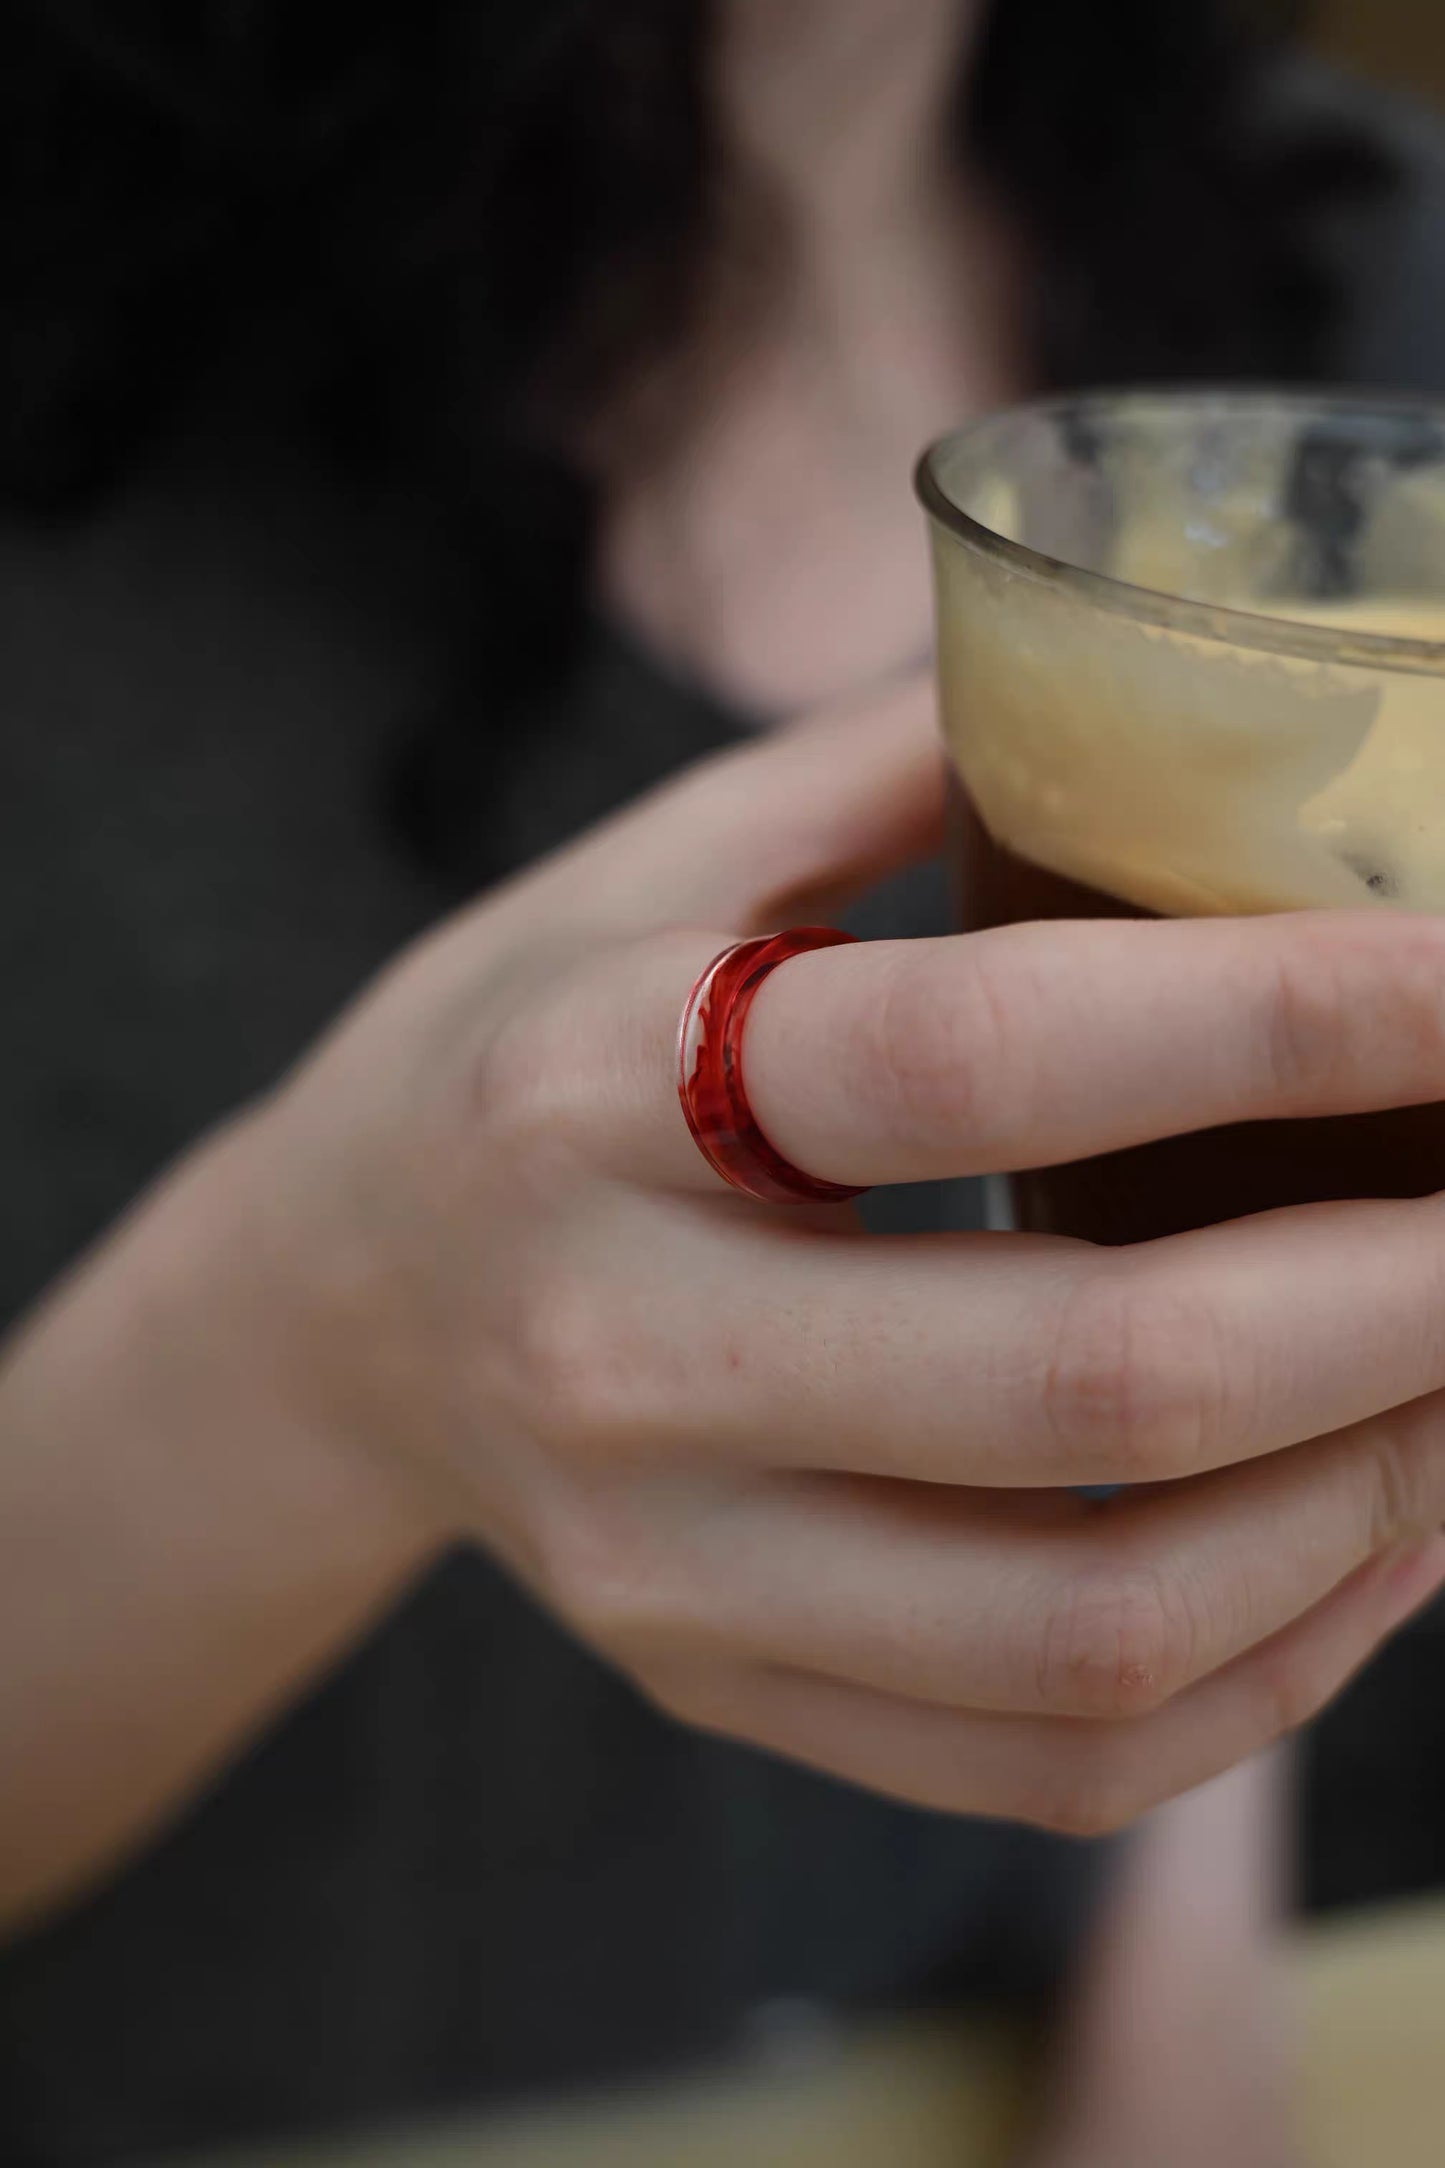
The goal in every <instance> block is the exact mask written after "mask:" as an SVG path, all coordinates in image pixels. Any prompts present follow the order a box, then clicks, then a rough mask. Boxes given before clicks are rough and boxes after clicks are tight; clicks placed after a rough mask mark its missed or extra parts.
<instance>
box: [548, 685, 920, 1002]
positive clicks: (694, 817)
mask: <svg viewBox="0 0 1445 2168" xmlns="http://www.w3.org/2000/svg"><path fill="white" fill-rule="evenodd" d="M936 715H937V711H936V706H935V697H934V690H933V682H932V678H931V676H929V675H928V674H926V673H920V674H919V675H917V676H915V677H910V678H908V679H906V680H904V681H903V682H902V683H901V684H899V685H897V686H895V687H892V688H890V689H889V690H888V691H887V692H886V693H883V694H880V695H877V696H875V697H874V698H872V699H871V700H869V701H867V702H864V703H861V704H854V705H851V706H848V707H841V708H835V709H829V710H826V711H823V712H820V713H818V714H815V715H810V716H805V717H803V718H802V719H800V720H799V721H798V722H795V723H793V724H790V725H789V726H787V727H786V728H784V729H782V730H779V731H776V732H774V733H772V734H771V735H770V736H768V737H767V738H763V739H759V740H757V741H756V742H754V743H752V744H750V745H747V746H745V747H743V748H742V749H740V750H734V751H730V752H728V753H726V754H724V755H722V756H720V757H717V758H714V759H712V760H708V761H704V762H702V763H700V764H699V765H697V766H696V767H693V768H690V769H688V770H687V771H686V772H685V773H684V774H683V775H682V776H680V777H679V778H677V779H676V780H674V781H672V782H670V783H666V784H664V785H663V786H662V787H661V788H660V789H658V790H655V791H652V792H650V793H649V794H648V796H647V797H645V798H643V799H641V800H640V801H639V802H638V803H637V804H636V805H634V806H631V807H629V808H628V809H627V810H626V811H625V812H623V813H621V814H619V815H618V816H617V817H616V818H615V819H613V820H610V821H606V822H604V823H603V824H602V825H601V826H600V827H597V828H595V829H593V830H591V831H589V833H588V834H587V836H585V837H584V838H583V839H582V841H581V842H580V843H577V844H574V845H573V846H571V847H570V848H569V849H567V850H565V851H562V852H560V853H558V854H557V855H556V856H555V857H553V858H551V859H549V860H547V861H546V862H545V863H544V864H543V866H541V867H540V868H539V869H537V871H536V872H535V873H533V874H532V875H530V876H528V877H526V880H525V883H524V884H523V889H522V891H521V893H524V895H525V899H526V901H527V902H528V904H529V906H530V907H531V908H533V909H536V910H539V911H544V912H546V911H551V912H558V913H560V914H561V915H562V916H563V917H564V918H565V919H567V920H568V922H569V923H571V922H574V921H575V918H576V913H577V907H578V904H579V902H580V903H582V904H583V905H584V906H585V909H586V914H587V920H588V923H589V924H590V925H592V926H593V927H594V928H597V929H600V930H602V931H605V933H606V934H607V935H608V936H609V937H616V936H617V935H619V934H627V933H642V932H647V931H650V930H652V929H655V928H658V927H667V926H672V925H677V924H679V923H692V924H705V925H720V926H724V927H729V928H732V929H734V930H735V931H736V932H739V933H742V932H750V931H754V930H763V929H771V928H773V927H776V926H781V925H787V924H790V923H797V922H798V921H799V920H800V919H801V918H803V917H806V916H808V915H810V914H813V915H816V914H818V913H820V912H821V913H823V914H824V915H826V912H827V910H828V908H829V907H831V906H832V905H833V904H834V903H836V902H839V901H841V900H843V899H844V898H846V897H847V896H848V895H849V894H851V893H853V892H854V891H855V890H857V889H860V888H862V887H866V886H867V885H868V884H869V883H870V882H872V881H875V880H878V879H880V878H881V877H882V876H883V875H884V874H885V873H888V872H891V871H893V870H894V869H895V868H897V867H899V866H903V865H908V864H911V863H913V862H915V861H916V860H918V859H921V858H924V857H927V856H928V854H929V853H930V852H931V851H933V850H935V849H936V848H937V846H938V843H939V840H940V836H941V828H942V816H943V774H944V769H943V755H942V751H941V748H940V745H939V740H938V729H937V720H936ZM686 991H687V989H686V987H685V986H684V987H683V988H682V989H681V990H680V991H679V995H678V1008H679V1009H680V1008H681V1006H682V995H683V994H685V993H686ZM673 1022H674V1024H675V1023H676V1018H675V1017H674V1019H673Z"/></svg>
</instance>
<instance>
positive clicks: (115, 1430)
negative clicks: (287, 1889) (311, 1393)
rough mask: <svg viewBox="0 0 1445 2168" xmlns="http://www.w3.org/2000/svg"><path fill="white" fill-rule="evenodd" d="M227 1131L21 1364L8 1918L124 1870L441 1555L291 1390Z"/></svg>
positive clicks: (10, 1669)
mask: <svg viewBox="0 0 1445 2168" xmlns="http://www.w3.org/2000/svg"><path fill="white" fill-rule="evenodd" d="M249 1177H250V1167H249V1163H248V1160H247V1154H246V1146H245V1142H244V1135H243V1134H239V1135H233V1136H228V1137H226V1138H224V1139H222V1140H220V1141H219V1142H218V1143H216V1144H213V1145H210V1146H208V1147H206V1148H205V1149H204V1150H203V1151H202V1152H201V1153H199V1154H197V1155H196V1156H195V1157H194V1158H193V1159H192V1160H191V1161H190V1162H188V1163H187V1164H186V1165H185V1166H184V1167H183V1168H182V1169H181V1170H180V1171H179V1172H178V1173H177V1174H176V1175H175V1176H173V1177H172V1178H171V1180H170V1181H169V1182H168V1183H167V1184H166V1185H165V1186H164V1187H163V1189H162V1190H161V1191H160V1192H159V1193H158V1194H157V1195H156V1196H155V1198H154V1199H153V1200H151V1201H149V1202H148V1203H147V1204H146V1206H145V1207H144V1208H143V1209H142V1210H141V1211H139V1212H138V1213H137V1214H136V1215H134V1216H133V1217H132V1219H131V1220H130V1221H129V1222H128V1223H127V1224H126V1225H125V1226H124V1227H123V1228H122V1229H121V1230H119V1231H118V1233H117V1234H116V1235H114V1236H113V1237H112V1238H111V1239H110V1240H108V1241H107V1242H106V1244H105V1245H104V1246H103V1248H102V1249H101V1250H100V1251H98V1252H97V1253H96V1255H95V1256H94V1257H93V1258H92V1259H90V1260H89V1261H88V1262H87V1263H86V1264H85V1265H84V1266H83V1267H82V1268H81V1270H80V1271H79V1273H78V1274H77V1275H76V1276H75V1277H74V1278H73V1279H72V1280H71V1281H70V1282H69V1283H68V1284H67V1285H65V1286H64V1287H63V1288H62V1289H61V1290H59V1291H58V1292H57V1293H56V1294H55V1295H54V1296H53V1297H52V1298H51V1299H50V1300H49V1301H48V1302H47V1303H46V1305H45V1306H44V1308H43V1309H42V1310H41V1311H40V1312H39V1313H38V1314H37V1315H36V1317H35V1318H34V1319H33V1321H32V1322H31V1323H30V1324H29V1325H28V1326H26V1327H25V1328H23V1329H22V1331H21V1333H20V1334H19V1336H18V1337H17V1338H16V1339H15V1341H14V1342H12V1344H11V1345H10V1346H9V1348H8V1349H7V1350H6V1351H5V1354H4V1356H3V1358H0V1769H3V1772H4V1774H3V1781H0V1926H4V1925H6V1924H9V1923H14V1922H17V1921H18V1920H20V1919H21V1918H23V1917H25V1916H28V1915H29V1914H30V1913H31V1912H32V1910H33V1909H35V1908H37V1907H43V1906H44V1905H45V1904H47V1903H48V1902H50V1901H52V1900H53V1899H55V1898H58V1897H63V1896H64V1895H66V1894H67V1893H68V1892H69V1891H71V1890H72V1889H74V1888H75V1887H76V1886H77V1885H79V1884H82V1883H83V1882H84V1881H85V1880H86V1879H87V1878H89V1877H90V1876H92V1875H95V1874H97V1873H100V1872H103V1871H104V1870H105V1869H106V1867H107V1866H109V1865H110V1863H111V1862H112V1861H113V1860H114V1859H115V1858H117V1857H118V1856H119V1855H121V1854H122V1853H123V1852H124V1851H125V1850H126V1848H127V1847H129V1846H130V1845H132V1844H134V1843H136V1842H138V1841H140V1840H141V1839H143V1838H144V1837H145V1836H146V1835H147V1834H148V1833H149V1831H150V1830H151V1829H152V1828H153V1827H154V1825H155V1824H156V1822H157V1821H158V1820H160V1819H161V1818H162V1817H163V1816H164V1815H165V1814H166V1812H167V1811H168V1810H170V1809H171V1808H173V1807H174V1805H175V1804H176V1803H177V1802H178V1801H179V1800H180V1799H182V1798H183V1797H184V1796H185V1794H186V1793H187V1791H188V1790H189V1789H190V1788H192V1787H193V1786H194V1785H195V1784H196V1783H197V1782H198V1781H200V1780H201V1779H203V1778H204V1777H205V1776H206V1775H207V1774H209V1773H210V1772H211V1771H212V1770H213V1769H214V1768H215V1767H216V1766H217V1765H218V1764H220V1763H221V1762H222V1761H223V1760H224V1759H225V1758H226V1757H227V1755H228V1754H230V1753H231V1752H233V1751H234V1750H235V1749H236V1747H237V1746H238V1745H239V1744H241V1743H243V1742H244V1740H245V1739H246V1738H247V1736H248V1735H250V1734H251V1733H252V1732H254V1730H255V1729H256V1728H257V1727H258V1726H259V1725H260V1724H261V1723H263V1722H264V1720H265V1719H266V1718H267V1716H268V1715H270V1714H271V1712H273V1711H274V1710H275V1709H277V1708H278V1707H279V1706H281V1705H283V1704H284V1703H285V1701H286V1700H287V1699H288V1698H289V1697H290V1696H291V1695H293V1694H295V1693H296V1692H297V1691H298V1690H299V1689H300V1688H301V1687H302V1686H303V1685H304V1684H305V1682H306V1681H307V1680H308V1679H309V1678H311V1677H312V1676H314V1675H315V1674H316V1673H317V1672H318V1671H320V1670H321V1669H322V1668H323V1667H324V1666H325V1665H326V1664H327V1663H328V1662H329V1661H331V1660H332V1659H334V1658H335V1657H336V1656H337V1655H338V1654H339V1653H340V1652H341V1651H342V1650H343V1649H344V1648H345V1647H346V1646H347V1644H348V1643H349V1642H350V1641H351V1640H353V1639H354V1638H355V1637H356V1636H357V1635H358V1634H359V1633H361V1632H362V1631H363V1630H364V1628H365V1626H366V1624H367V1623H368V1622H369V1620H370V1619H372V1618H373V1617H374V1616H375V1615H377V1614H378V1613H379V1612H380V1611H381V1610H382V1609H383V1608H384V1607H385V1606H386V1605H387V1604H388V1602H390V1601H391V1600H392V1599H393V1598H394V1597H395V1595H396V1594H397V1593H398V1591H399V1590H400V1589H401V1588H402V1587H403V1586H404V1585H405V1583H406V1582H407V1580H408V1579H409V1578H410V1577H411V1576H412V1575H414V1574H415V1573H416V1572H417V1571H418V1570H419V1569H420V1567H421V1566H422V1565H423V1564H424V1562H425V1561H426V1559H427V1557H428V1555H429V1554H430V1552H431V1551H432V1550H434V1549H435V1548H436V1546H437V1541H438V1539H437V1536H436V1533H435V1530H434V1529H433V1528H432V1527H431V1526H429V1525H428V1523H427V1521H426V1519H425V1518H424V1516H423V1515H422V1514H421V1513H420V1512H419V1511H418V1510H417V1508H416V1506H415V1505H414V1504H413V1503H412V1502H411V1500H410V1499H409V1498H407V1497H405V1496H404V1495H403V1494H402V1492H401V1489H400V1487H399V1486H398V1485H395V1484H393V1483H392V1481H391V1480H390V1479H389V1477H388V1476H387V1474H386V1472H385V1470H384V1469H383V1468H382V1466H381V1465H380V1463H379V1462H373V1461H372V1460H370V1459H369V1458H368V1457H367V1455H366V1453H365V1452H364V1451H358V1450H352V1449H350V1448H349V1447H348V1446H347V1445H346V1443H345V1442H344V1441H343V1440H342V1439H341V1438H339V1437H338V1436H336V1435H335V1434H334V1431H333V1428H332V1426H329V1425H328V1424H327V1423H326V1422H325V1421H324V1420H323V1419H322V1418H321V1416H320V1415H319V1413H318V1412H316V1411H314V1410H311V1409H309V1408H308V1406H307V1404H306V1397H305V1395H304V1394H298V1393H297V1392H296V1391H295V1389H294V1380H293V1377H292V1374H291V1370H290V1360H291V1350H290V1348H289V1346H288V1334H287V1330H286V1327H285V1321H284V1317H278V1308H277V1300H276V1289H275V1288H274V1286H271V1285H268V1280H267V1272H266V1267H265V1264H264V1261H263V1260H261V1259H259V1258H258V1257H257V1256H256V1255H255V1254H254V1252H253V1251H252V1250H251V1249H249V1248H248V1247H247V1245H245V1244H244V1243H236V1242H233V1241H231V1240H230V1239H229V1230H230V1229H231V1227H232V1226H233V1225H234V1224H235V1221H236V1219H237V1218H238V1217H244V1214H237V1213H234V1212H233V1211H232V1209H231V1207H232V1205H233V1204H235V1203H236V1202H238V1190H237V1185H244V1184H245V1183H246V1182H247V1181H248V1179H249Z"/></svg>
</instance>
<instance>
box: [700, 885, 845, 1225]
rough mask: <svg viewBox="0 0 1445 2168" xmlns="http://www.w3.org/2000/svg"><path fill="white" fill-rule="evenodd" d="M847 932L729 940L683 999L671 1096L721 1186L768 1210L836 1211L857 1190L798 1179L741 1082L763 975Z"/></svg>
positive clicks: (806, 931) (803, 929) (805, 930)
mask: <svg viewBox="0 0 1445 2168" xmlns="http://www.w3.org/2000/svg"><path fill="white" fill-rule="evenodd" d="M854 938H855V936H854V935H852V934H851V933H839V932H838V931H837V930H836V929H835V928H834V927H832V926H793V927H790V928H789V930H788V931H787V932H786V933H769V934H762V935H760V936H759V937H758V938H757V939H755V940H752V941H736V942H734V944H733V946H732V947H731V948H726V949H724V950H723V952H722V954H721V956H715V957H714V958H713V960H712V962H711V963H710V964H709V965H708V967H707V969H706V971H704V973H703V974H702V977H701V978H700V979H699V980H698V982H697V984H696V986H694V988H693V990H692V992H691V993H690V994H689V995H688V997H687V1007H686V1008H685V1009H684V1010H683V1012H682V1027H681V1029H680V1031H679V1033H678V1040H677V1092H678V1097H679V1098H680V1099H681V1101H682V1111H683V1113H684V1114H685V1115H686V1116H687V1126H688V1128H689V1129H690V1130H691V1131H692V1134H693V1137H694V1139H695V1140H696V1143H697V1147H698V1150H699V1151H700V1152H701V1153H702V1156H703V1158H704V1159H705V1160H707V1162H708V1164H709V1165H710V1166H712V1167H715V1168H716V1169H717V1172H718V1173H719V1174H720V1175H721V1176H722V1178H723V1180H724V1181H725V1182H730V1183H731V1184H732V1186H733V1188H734V1189H740V1190H742V1191H743V1193H744V1195H745V1196H748V1197H761V1198H763V1199H764V1201H765V1202H766V1203H768V1204H842V1203H844V1202H846V1200H847V1199H848V1198H849V1197H861V1196H862V1194H863V1191H862V1189H850V1188H848V1187H847V1185H846V1184H844V1183H841V1182H821V1181H819V1180H818V1178H817V1176H816V1175H811V1174H804V1173H803V1171H802V1169H801V1168H800V1167H795V1166H794V1165H793V1164H792V1162H791V1161H790V1160H786V1159H784V1157H783V1155H782V1153H781V1152H777V1151H775V1150H774V1149H773V1147H772V1145H771V1144H769V1142H768V1140H767V1138H766V1137H765V1136H764V1135H763V1133H762V1131H761V1129H759V1127H758V1125H757V1123H756V1122H755V1121H754V1119H753V1110H752V1108H751V1107H750V1106H749V1105H748V1095H747V1090H746V1087H745V1085H744V1082H743V1061H742V1042H743V1025H744V1024H745V1023H746V1021H747V1014H748V1010H749V1009H750V1008H751V1007H752V1003H753V996H754V994H756V992H757V990H758V988H759V987H760V986H761V985H762V983H763V980H764V979H765V978H766V977H767V975H768V973H769V972H770V971H776V969H777V967H778V965H779V964H785V963H786V962H787V961H788V958H789V957H790V956H805V955H807V954H808V952H809V951H810V950H812V949H822V948H836V947H837V946H839V944H840V943H842V942H845V941H852V940H853V939H854Z"/></svg>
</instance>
